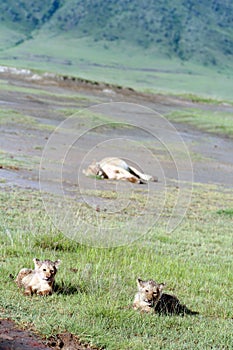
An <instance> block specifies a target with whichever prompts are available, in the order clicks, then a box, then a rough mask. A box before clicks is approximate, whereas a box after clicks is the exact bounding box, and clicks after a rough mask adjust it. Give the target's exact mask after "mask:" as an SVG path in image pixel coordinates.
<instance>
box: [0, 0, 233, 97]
mask: <svg viewBox="0 0 233 350" xmlns="http://www.w3.org/2000/svg"><path fill="white" fill-rule="evenodd" d="M232 18H233V4H232V3H230V2H229V1H227V0H224V1H220V0H211V1H207V0H204V1H202V2H201V3H200V2H199V1H197V0H188V1H186V2H184V1H181V0H175V1H173V2H171V1H168V0H159V1H152V0H150V1H139V0H133V1H125V0H117V1H116V0H109V1H107V2H106V1H103V0H98V1H94V2H93V1H90V0H87V1H81V0H53V1H52V0H47V1H43V2H41V1H39V0H35V1H32V0H28V1H26V0H20V1H17V2H15V1H13V0H6V1H4V2H1V3H0V38H1V45H0V63H1V64H5V65H11V66H16V67H28V68H34V69H39V70H41V71H45V70H46V71H52V72H55V73H62V74H69V75H74V76H79V77H82V78H86V79H91V80H98V81H104V82H110V83H115V84H119V85H123V86H131V87H134V88H136V89H139V90H147V91H152V92H163V91H164V92H166V93H167V92H173V93H187V92H191V93H194V94H200V95H204V96H209V95H210V96H211V97H212V98H219V99H228V100H231V99H232V96H231V95H232V94H231V90H232V60H231V58H232V54H233V29H232V28H233V26H232Z"/></svg>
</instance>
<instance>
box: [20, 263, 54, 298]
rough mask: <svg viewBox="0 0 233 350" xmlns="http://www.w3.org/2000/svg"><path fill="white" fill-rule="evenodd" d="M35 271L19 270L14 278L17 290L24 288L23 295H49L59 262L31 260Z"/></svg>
mask: <svg viewBox="0 0 233 350" xmlns="http://www.w3.org/2000/svg"><path fill="white" fill-rule="evenodd" d="M33 261H34V264H35V269H34V270H32V269H27V268H24V269H21V270H20V271H19V273H18V276H17V277H16V283H17V285H18V287H19V288H22V287H23V288H24V294H25V295H32V294H33V293H36V294H37V295H51V294H52V292H53V286H54V279H55V275H56V273H57V268H58V266H59V264H60V260H56V261H54V262H53V261H51V260H43V261H41V260H39V259H36V258H34V259H33Z"/></svg>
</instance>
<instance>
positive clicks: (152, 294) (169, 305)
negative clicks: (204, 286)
mask: <svg viewBox="0 0 233 350" xmlns="http://www.w3.org/2000/svg"><path fill="white" fill-rule="evenodd" d="M137 284H138V292H137V294H136V295H135V298H134V302H133V308H134V309H135V310H137V309H139V310H141V311H143V312H155V313H156V314H159V315H182V316H184V315H185V314H186V315H198V312H196V311H192V310H190V309H188V308H187V306H186V305H183V304H181V302H180V301H179V299H178V298H177V297H176V296H175V295H170V294H166V293H163V288H164V287H165V284H164V283H156V282H155V281H153V280H148V281H143V280H141V279H140V278H138V279H137Z"/></svg>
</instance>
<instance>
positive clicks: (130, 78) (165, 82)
mask: <svg viewBox="0 0 233 350" xmlns="http://www.w3.org/2000/svg"><path fill="white" fill-rule="evenodd" d="M125 47H126V44H125V43H123V42H122V43H118V44H113V45H112V46H111V47H109V46H108V44H107V43H106V42H99V43H95V42H93V41H92V39H90V38H89V39H87V38H85V39H84V38H83V39H72V38H70V36H66V35H60V36H54V37H53V36H51V37H50V38H48V37H47V36H46V35H43V34H41V35H39V36H37V37H36V39H34V40H29V41H27V42H25V43H24V44H22V45H20V46H18V47H15V48H12V49H8V50H5V51H4V52H0V61H1V64H6V65H11V66H17V67H27V68H34V69H38V70H42V71H52V72H56V73H60V74H69V75H74V76H77V77H82V78H87V79H90V80H97V81H104V82H108V83H114V84H117V85H123V86H131V87H133V88H135V89H138V90H143V91H151V92H169V93H175V94H183V93H188V92H191V93H193V94H197V95H202V96H211V97H212V98H216V99H220V100H232V93H231V91H232V85H233V78H232V75H231V73H230V71H227V70H226V71H216V69H211V68H207V67H203V66H200V65H197V64H192V63H181V62H180V61H179V60H176V59H172V60H171V59H168V58H167V59H165V58H164V57H162V56H161V55H160V53H158V52H156V51H154V52H153V51H148V52H147V53H146V54H145V53H144V52H143V51H142V50H140V49H139V48H137V47H135V46H131V47H130V46H129V45H127V48H128V50H127V51H126V50H125ZM145 67H146V68H147V69H146V70H145Z"/></svg>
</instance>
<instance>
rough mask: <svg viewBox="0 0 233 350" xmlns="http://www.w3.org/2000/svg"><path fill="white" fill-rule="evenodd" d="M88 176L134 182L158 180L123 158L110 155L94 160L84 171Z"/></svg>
mask: <svg viewBox="0 0 233 350" xmlns="http://www.w3.org/2000/svg"><path fill="white" fill-rule="evenodd" d="M83 173H84V174H85V175H86V176H100V177H101V178H103V179H109V180H124V181H129V182H133V183H146V182H149V181H154V182H156V181H158V179H157V178H155V177H153V176H151V175H147V174H144V173H142V172H140V171H139V170H137V169H136V168H134V167H133V166H129V165H128V164H127V163H126V162H125V161H124V160H123V159H120V158H115V157H109V158H104V159H102V160H101V161H100V162H94V163H92V164H91V165H89V167H88V168H87V169H86V170H84V171H83Z"/></svg>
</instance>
